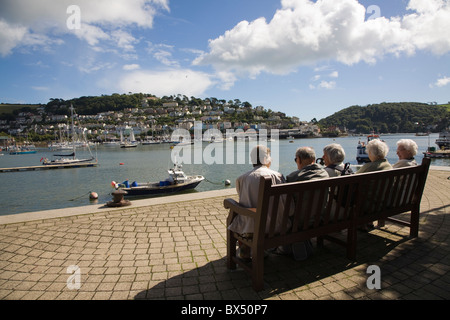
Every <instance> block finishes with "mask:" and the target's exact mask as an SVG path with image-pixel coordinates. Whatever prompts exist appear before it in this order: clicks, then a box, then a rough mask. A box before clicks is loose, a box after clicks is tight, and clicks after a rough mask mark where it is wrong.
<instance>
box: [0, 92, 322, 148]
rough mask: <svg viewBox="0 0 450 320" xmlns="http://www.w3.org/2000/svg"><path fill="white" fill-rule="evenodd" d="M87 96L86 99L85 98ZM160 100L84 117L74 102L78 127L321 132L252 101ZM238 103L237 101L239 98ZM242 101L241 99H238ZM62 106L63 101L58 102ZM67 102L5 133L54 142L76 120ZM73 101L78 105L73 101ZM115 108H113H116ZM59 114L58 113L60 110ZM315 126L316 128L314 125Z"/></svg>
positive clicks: (30, 115)
mask: <svg viewBox="0 0 450 320" xmlns="http://www.w3.org/2000/svg"><path fill="white" fill-rule="evenodd" d="M84 98H85V97H84ZM161 100H162V99H159V98H156V97H143V98H142V99H141V101H140V104H139V106H138V107H135V106H133V107H132V106H130V107H125V108H123V109H122V110H109V111H102V112H98V113H96V114H83V108H82V106H78V105H77V100H76V99H74V100H73V106H74V107H75V111H76V113H77V115H76V118H75V119H74V120H75V124H76V126H77V127H78V128H80V129H79V130H83V131H84V132H85V133H87V135H88V136H89V137H90V138H91V139H98V140H102V139H104V137H106V136H107V135H108V136H111V135H115V136H119V134H120V131H122V130H125V129H129V128H133V131H134V133H135V135H136V136H137V137H138V136H139V135H142V136H145V135H148V133H149V132H152V133H155V134H163V133H164V134H168V133H170V132H172V131H173V130H175V129H177V128H182V129H187V130H190V129H192V128H193V126H194V123H195V122H196V121H201V122H202V126H203V129H209V128H217V129H219V130H222V131H224V132H225V130H230V129H234V130H235V129H243V130H247V129H250V128H253V129H256V130H258V129H272V128H275V129H293V128H296V129H297V130H300V131H302V132H308V133H311V134H318V132H320V131H319V130H318V127H317V126H316V125H312V124H308V123H301V122H300V120H299V118H297V117H287V116H286V114H284V113H282V112H274V111H271V110H266V109H265V108H264V107H263V106H257V107H255V108H253V107H252V106H251V105H250V104H249V103H248V102H247V103H244V104H236V103H235V102H233V101H231V100H230V101H229V102H226V101H224V100H214V99H211V100H210V99H205V100H200V99H196V100H195V102H193V100H190V101H188V102H189V103H186V99H184V100H179V101H161ZM235 101H236V100H235ZM237 101H238V100H237ZM58 102H59V101H58ZM67 103H68V102H66V104H61V105H58V106H55V105H52V108H51V110H57V111H58V114H53V113H52V112H51V111H48V112H46V110H47V108H44V107H39V108H37V109H35V110H36V111H35V112H31V111H30V112H21V113H19V114H18V115H17V117H16V118H15V119H14V120H2V119H0V131H3V132H4V133H7V134H9V135H12V136H15V135H21V134H23V133H26V132H32V133H35V134H36V135H41V136H45V135H47V138H48V139H52V138H50V137H54V136H55V132H57V131H58V130H66V129H67V128H68V127H69V123H70V122H71V121H70V120H71V119H70V116H67V115H66V114H61V113H62V112H61V110H64V109H68V108H67ZM70 103H72V102H70ZM111 109H112V108H111ZM54 112H55V111H54ZM311 126H312V127H311Z"/></svg>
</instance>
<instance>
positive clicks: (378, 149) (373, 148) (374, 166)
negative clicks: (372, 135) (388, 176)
mask: <svg viewBox="0 0 450 320" xmlns="http://www.w3.org/2000/svg"><path fill="white" fill-rule="evenodd" d="M366 151H367V153H368V154H369V159H370V161H371V162H368V163H366V164H364V165H363V166H362V167H361V168H359V170H358V171H356V173H364V172H372V171H380V170H389V169H392V166H391V164H390V163H389V161H388V160H387V159H386V156H387V154H388V152H389V147H388V146H387V144H386V143H384V142H383V141H381V140H379V139H375V140H372V141H370V142H369V143H368V144H367V147H366Z"/></svg>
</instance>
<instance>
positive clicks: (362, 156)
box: [356, 133, 380, 163]
mask: <svg viewBox="0 0 450 320" xmlns="http://www.w3.org/2000/svg"><path fill="white" fill-rule="evenodd" d="M374 139H380V136H379V135H378V134H374V133H372V134H369V135H368V136H367V142H366V143H365V142H364V141H361V140H359V141H358V146H357V147H356V161H358V163H364V162H370V159H369V155H368V154H367V153H366V146H367V143H369V142H370V141H372V140H374Z"/></svg>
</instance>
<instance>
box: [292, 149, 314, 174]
mask: <svg viewBox="0 0 450 320" xmlns="http://www.w3.org/2000/svg"><path fill="white" fill-rule="evenodd" d="M314 162H316V153H315V152H314V149H313V148H312V147H300V148H298V149H297V151H296V152H295V163H297V168H298V169H299V170H300V169H302V168H303V167H306V166H308V165H310V164H313V163H314Z"/></svg>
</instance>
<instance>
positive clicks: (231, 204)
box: [223, 198, 256, 222]
mask: <svg viewBox="0 0 450 320" xmlns="http://www.w3.org/2000/svg"><path fill="white" fill-rule="evenodd" d="M223 206H224V207H225V209H230V214H229V215H228V220H230V221H229V222H231V220H232V219H233V218H234V216H235V215H237V214H238V215H242V216H247V217H251V218H254V217H255V214H256V208H246V207H244V206H242V205H240V204H239V203H238V202H237V201H236V200H234V199H231V198H229V199H225V200H224V201H223Z"/></svg>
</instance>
